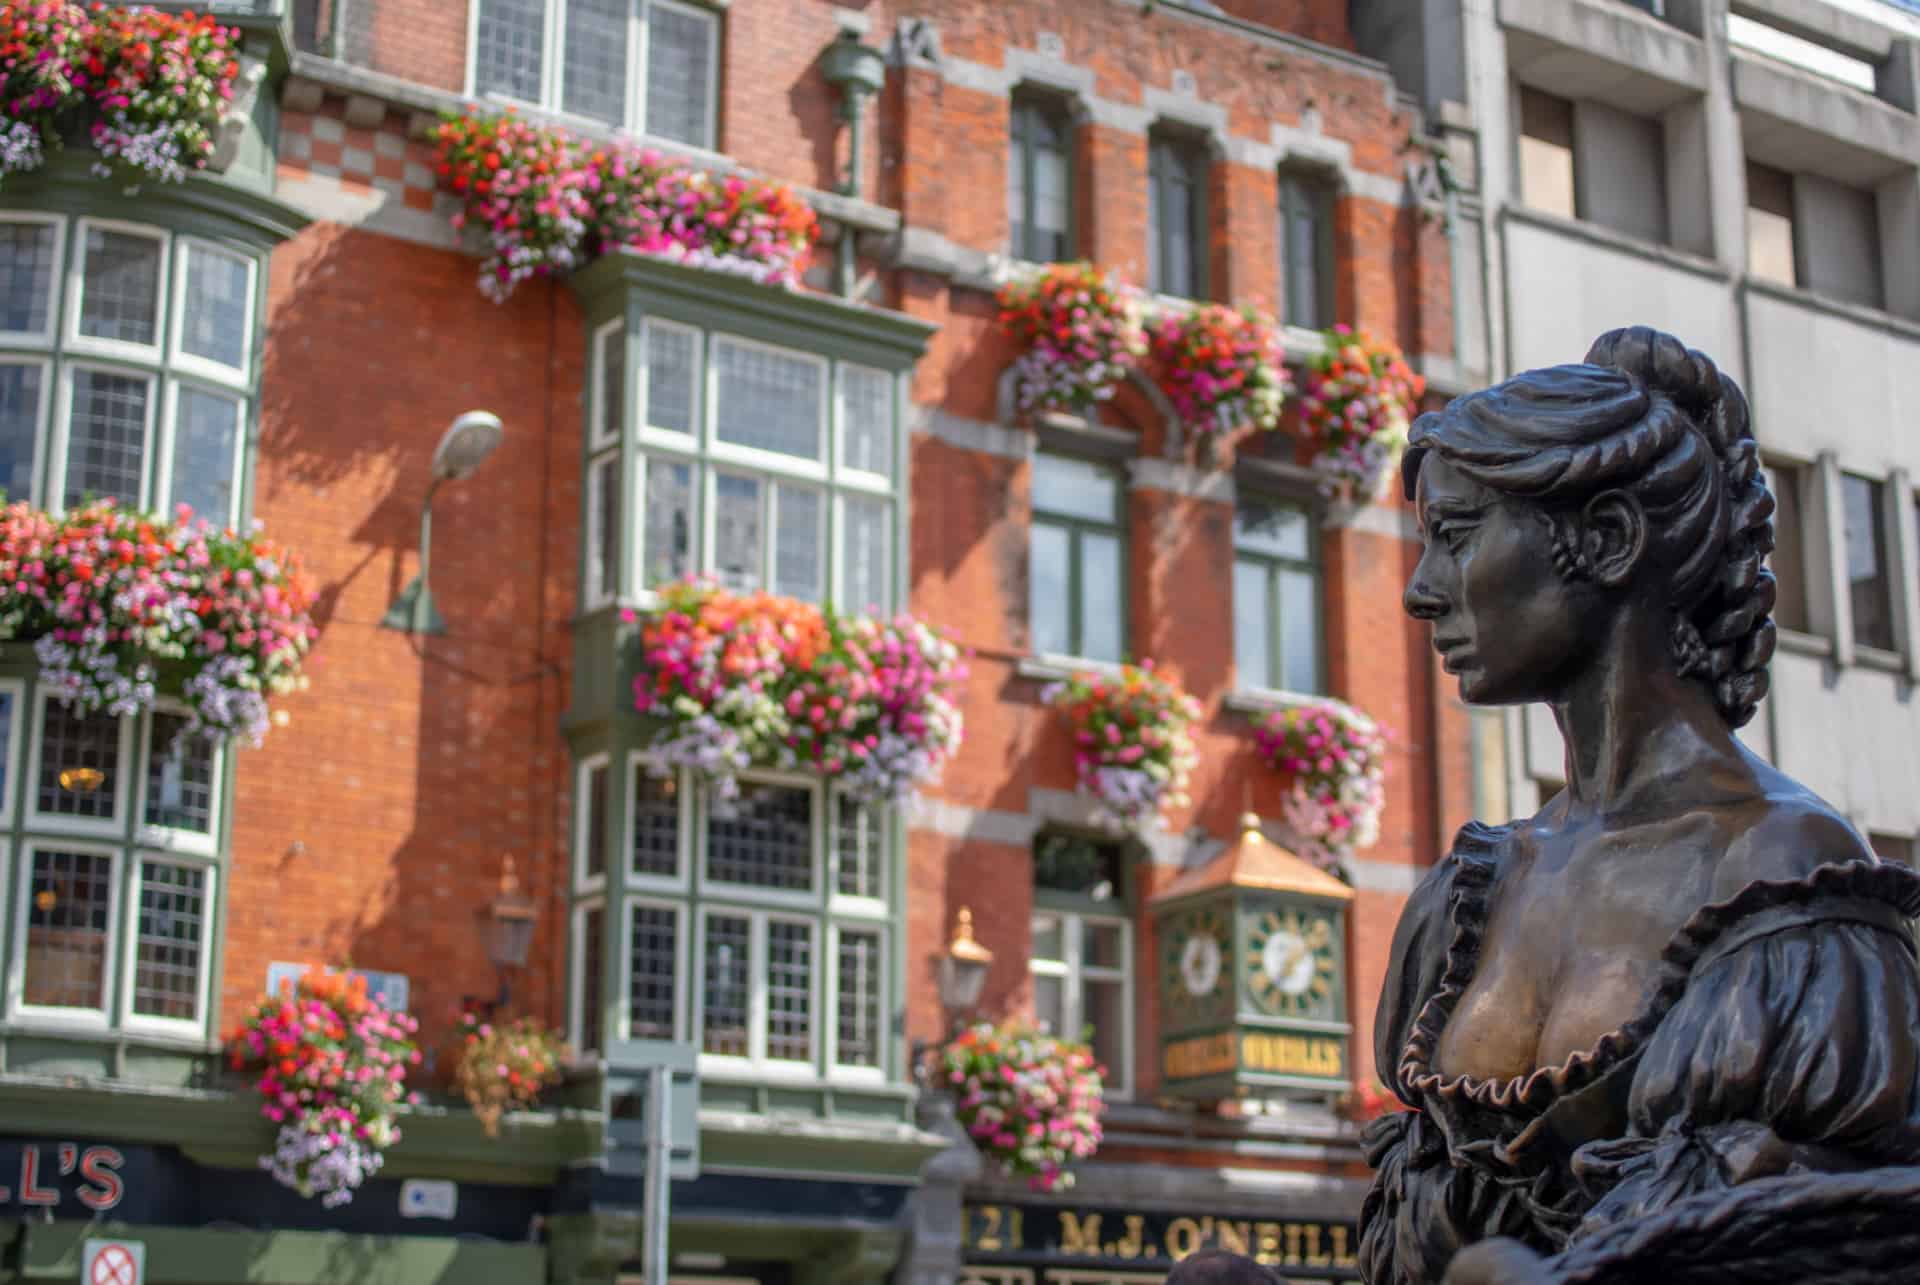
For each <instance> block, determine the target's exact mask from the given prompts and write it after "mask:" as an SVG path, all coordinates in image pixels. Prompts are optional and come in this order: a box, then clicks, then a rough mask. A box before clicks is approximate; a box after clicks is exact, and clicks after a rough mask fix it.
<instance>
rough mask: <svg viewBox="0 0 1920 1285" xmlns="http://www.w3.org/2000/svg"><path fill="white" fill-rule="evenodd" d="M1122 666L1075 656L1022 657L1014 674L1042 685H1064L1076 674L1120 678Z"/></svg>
mask: <svg viewBox="0 0 1920 1285" xmlns="http://www.w3.org/2000/svg"><path fill="white" fill-rule="evenodd" d="M1122 668H1123V667H1122V666H1121V665H1120V664H1118V663H1117V662H1115V661H1111V660H1082V659H1080V658H1078V657H1075V656H1054V655H1045V654H1043V655H1032V656H1022V657H1021V658H1020V660H1019V662H1018V663H1017V664H1015V665H1014V672H1015V673H1017V674H1019V675H1020V677H1022V678H1031V679H1033V680H1034V681H1035V682H1040V683H1064V682H1066V681H1067V680H1068V679H1070V678H1072V677H1073V676H1074V675H1075V674H1086V673H1094V674H1101V675H1104V676H1106V677H1108V678H1118V677H1120V673H1121V670H1122Z"/></svg>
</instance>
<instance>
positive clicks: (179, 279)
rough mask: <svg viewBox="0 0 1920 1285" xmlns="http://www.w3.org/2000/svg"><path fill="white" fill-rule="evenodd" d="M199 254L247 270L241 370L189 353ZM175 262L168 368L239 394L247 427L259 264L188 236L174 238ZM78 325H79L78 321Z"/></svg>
mask: <svg viewBox="0 0 1920 1285" xmlns="http://www.w3.org/2000/svg"><path fill="white" fill-rule="evenodd" d="M195 252H199V253H202V254H207V255H211V256H213V257H215V258H220V259H237V260H239V262H240V264H241V266H242V267H244V268H245V269H246V273H247V284H246V301H247V312H246V317H245V319H244V324H243V326H242V335H241V340H240V364H239V365H238V366H227V365H223V364H221V363H220V362H217V361H214V360H213V359H212V358H209V357H201V356H198V355H196V354H194V353H190V352H188V351H187V350H186V329H187V306H186V305H187V282H188V280H189V279H190V274H189V273H188V271H187V260H188V258H189V257H190V256H191V255H192V254H194V253H195ZM173 258H174V262H173V265H172V268H173V272H172V282H173V285H172V289H171V290H170V291H169V293H168V294H167V296H166V308H167V315H166V316H164V317H163V318H162V320H163V321H164V322H166V335H167V339H168V342H167V355H166V361H167V366H168V368H169V369H171V370H176V371H180V372H182V373H185V374H191V375H194V376H196V377H197V378H199V379H203V380H205V381H206V382H208V383H210V384H217V385H220V386H222V387H224V388H228V389H233V390H236V391H238V392H239V393H240V406H241V423H242V425H243V426H244V425H245V423H246V402H247V396H246V392H247V386H248V383H249V379H248V376H249V374H250V373H251V372H252V370H253V356H254V353H253V331H254V324H253V323H254V307H255V303H256V297H255V296H256V294H257V291H258V289H259V277H258V273H259V270H260V265H259V261H258V260H257V259H254V258H252V257H250V256H248V255H244V254H235V253H234V252H233V251H231V250H228V249H226V248H225V247H223V246H220V245H217V244H215V243H214V242H212V241H206V240H202V239H200V238H199V237H190V236H184V235H183V236H176V237H175V238H174V246H173ZM75 324H78V323H77V321H76V323H75ZM168 422H169V423H171V422H172V421H171V420H169V421H168Z"/></svg>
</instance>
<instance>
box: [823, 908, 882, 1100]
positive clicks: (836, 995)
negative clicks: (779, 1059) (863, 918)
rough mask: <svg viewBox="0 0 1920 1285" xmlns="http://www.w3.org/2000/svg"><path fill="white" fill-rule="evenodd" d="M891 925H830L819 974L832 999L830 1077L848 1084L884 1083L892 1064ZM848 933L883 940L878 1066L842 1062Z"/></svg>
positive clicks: (877, 1019) (877, 1022) (876, 1032)
mask: <svg viewBox="0 0 1920 1285" xmlns="http://www.w3.org/2000/svg"><path fill="white" fill-rule="evenodd" d="M889 929H890V925H889V924H887V923H884V922H875V923H860V922H855V921H851V920H849V921H846V922H841V921H837V920H836V921H835V922H833V923H831V924H829V925H828V930H827V958H826V961H825V962H826V967H825V968H824V969H820V970H818V971H820V972H823V973H825V974H826V993H827V995H828V997H829V998H830V999H831V1001H832V1002H831V1004H830V1005H829V1006H828V1007H829V1010H830V1011H829V1012H828V1014H827V1023H826V1044H827V1074H828V1077H829V1078H830V1079H833V1080H837V1081H839V1082H841V1083H848V1084H885V1083H886V1082H887V1067H888V1063H890V1062H891V1061H892V1057H891V1056H890V1054H891V1052H892V1050H891V1049H890V1047H889V1044H888V1041H889V1034H888V1021H887V1018H888V1014H890V1013H891V1012H892V1008H891V1004H892V1002H893V994H892V991H893V981H892V977H891V972H892V969H891V967H890V965H891V963H892V961H893V945H892V942H891V940H890V937H891V933H890V932H889ZM845 932H857V933H871V934H873V935H874V936H877V937H878V938H879V939H880V966H879V969H878V980H879V995H878V1000H877V1011H876V1014H875V1028H874V1038H875V1041H876V1043H877V1052H878V1053H879V1057H880V1061H879V1063H878V1065H875V1066H859V1065H849V1064H846V1063H843V1062H841V1061H840V936H841V934H842V933H845Z"/></svg>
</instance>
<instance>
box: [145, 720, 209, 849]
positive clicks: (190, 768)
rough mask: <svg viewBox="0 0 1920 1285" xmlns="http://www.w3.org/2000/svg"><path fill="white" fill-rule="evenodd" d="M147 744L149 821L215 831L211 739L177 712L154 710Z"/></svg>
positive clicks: (200, 831) (174, 827)
mask: <svg viewBox="0 0 1920 1285" xmlns="http://www.w3.org/2000/svg"><path fill="white" fill-rule="evenodd" d="M149 735H150V737H151V738H152V739H151V741H150V743H149V744H148V747H147V801H146V821H147V824H148V825H152V826H161V827H164V828H165V829H169V830H190V831H192V832H193V833H195V834H212V833H213V753H214V748H213V742H212V741H211V740H209V739H208V738H207V737H205V736H202V735H200V734H198V733H196V732H191V731H188V730H187V720H186V719H185V718H183V717H182V716H180V715H178V714H155V715H154V716H153V727H152V730H151V732H150V733H149Z"/></svg>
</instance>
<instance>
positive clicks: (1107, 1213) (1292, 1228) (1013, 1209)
mask: <svg viewBox="0 0 1920 1285" xmlns="http://www.w3.org/2000/svg"><path fill="white" fill-rule="evenodd" d="M966 1213H967V1217H966V1223H965V1226H966V1239H965V1245H966V1251H965V1256H966V1258H967V1260H968V1261H970V1262H972V1263H975V1264H976V1265H977V1264H978V1263H980V1262H982V1261H986V1262H992V1261H994V1260H996V1259H1000V1260H1001V1261H1004V1259H1005V1257H1006V1256H1008V1255H1015V1254H1042V1255H1046V1256H1049V1257H1057V1258H1062V1259H1077V1260H1080V1261H1082V1262H1104V1263H1109V1264H1113V1265H1115V1266H1118V1265H1120V1264H1129V1265H1134V1266H1137V1265H1141V1264H1145V1263H1155V1262H1162V1263H1163V1262H1167V1261H1172V1262H1179V1261H1180V1260H1182V1259H1184V1258H1189V1257H1191V1256H1192V1255H1194V1254H1197V1253H1200V1252H1201V1251H1203V1250H1208V1249H1225V1250H1229V1251H1231V1252H1233V1253H1236V1254H1245V1255H1248V1256H1249V1257H1252V1258H1254V1259H1256V1260H1257V1261H1259V1262H1262V1263H1266V1264H1268V1265H1269V1266H1274V1267H1335V1268H1351V1267H1354V1266H1356V1265H1357V1263H1356V1257H1355V1254H1354V1252H1353V1251H1354V1246H1355V1238H1354V1236H1353V1234H1352V1229H1351V1227H1350V1226H1349V1225H1345V1224H1341V1223H1323V1222H1312V1221H1308V1222H1293V1221H1285V1222H1282V1221H1272V1222H1269V1221H1255V1220H1252V1219H1245V1218H1221V1217H1217V1216H1215V1215H1212V1214H1197V1213H1196V1214H1164V1213H1148V1214H1134V1213H1127V1212H1125V1211H1123V1210H1118V1209H1105V1210H1092V1209H1061V1208H1058V1207H1053V1208H1048V1207H1044V1206H1029V1207H1022V1206H1019V1205H969V1206H967V1211H966Z"/></svg>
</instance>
